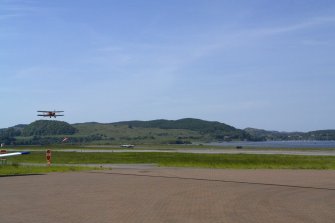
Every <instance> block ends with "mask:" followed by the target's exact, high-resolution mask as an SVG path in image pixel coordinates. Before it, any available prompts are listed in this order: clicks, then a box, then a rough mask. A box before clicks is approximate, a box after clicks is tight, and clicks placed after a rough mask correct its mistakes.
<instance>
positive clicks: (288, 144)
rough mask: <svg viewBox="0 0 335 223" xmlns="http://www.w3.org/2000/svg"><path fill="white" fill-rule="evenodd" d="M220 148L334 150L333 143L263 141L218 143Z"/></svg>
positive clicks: (334, 144)
mask: <svg viewBox="0 0 335 223" xmlns="http://www.w3.org/2000/svg"><path fill="white" fill-rule="evenodd" d="M210 145H220V146H233V147H234V146H243V147H270V148H334V149H335V141H265V142H220V143H210Z"/></svg>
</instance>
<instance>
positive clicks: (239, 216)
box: [0, 167, 335, 223]
mask: <svg viewBox="0 0 335 223" xmlns="http://www.w3.org/2000/svg"><path fill="white" fill-rule="evenodd" d="M0 198H1V208H0V222H1V223H16V222H34V223H42V222H43V223H48V222H57V223H59V222H62V223H67V222H71V223H77V222H78V223H79V222H80V223H86V222H90V223H92V222H99V223H104V222H108V223H110V222H146V223H149V222H155V223H156V222H183V223H185V222H206V223H208V222H227V223H239V222H248V223H253V222H257V223H262V222H264V223H268V222H271V223H277V222H285V223H287V222H292V223H293V222H294V223H299V222H303V223H309V222H311V223H312V222H313V223H315V222H320V223H321V222H322V223H328V222H329V223H333V222H335V171H329V170H325V171H323V170H321V171H320V170H220V169H195V168H158V167H152V168H148V167H146V168H138V169H136V168H116V169H113V170H109V171H93V172H92V171H91V172H71V173H50V174H45V175H30V176H13V177H0Z"/></svg>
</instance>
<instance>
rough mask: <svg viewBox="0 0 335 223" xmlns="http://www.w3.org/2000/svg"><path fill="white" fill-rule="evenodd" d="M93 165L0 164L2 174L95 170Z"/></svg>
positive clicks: (0, 173) (0, 174)
mask: <svg viewBox="0 0 335 223" xmlns="http://www.w3.org/2000/svg"><path fill="white" fill-rule="evenodd" d="M94 169H96V168H92V167H78V166H51V167H48V166H22V165H18V164H12V165H0V176H8V175H27V174H42V173H50V172H69V171H83V170H94Z"/></svg>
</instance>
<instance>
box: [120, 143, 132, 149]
mask: <svg viewBox="0 0 335 223" xmlns="http://www.w3.org/2000/svg"><path fill="white" fill-rule="evenodd" d="M134 147H135V146H134V145H131V144H129V145H128V144H124V145H121V148H134Z"/></svg>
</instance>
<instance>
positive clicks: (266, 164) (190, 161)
mask: <svg viewBox="0 0 335 223" xmlns="http://www.w3.org/2000/svg"><path fill="white" fill-rule="evenodd" d="M10 160H11V161H12V162H21V163H24V162H29V163H45V162H46V161H45V153H44V152H32V153H31V154H30V155H25V156H17V157H11V158H10ZM52 163H57V164H90V163H97V164H106V163H113V164H116V163H118V164H125V163H127V164H136V163H157V164H158V165H160V166H176V167H205V168H229V169H333V170H334V169H335V157H334V156H300V155H254V154H190V153H166V152H160V153H154V152H142V153H137V152H133V153H80V152H53V153H52Z"/></svg>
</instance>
